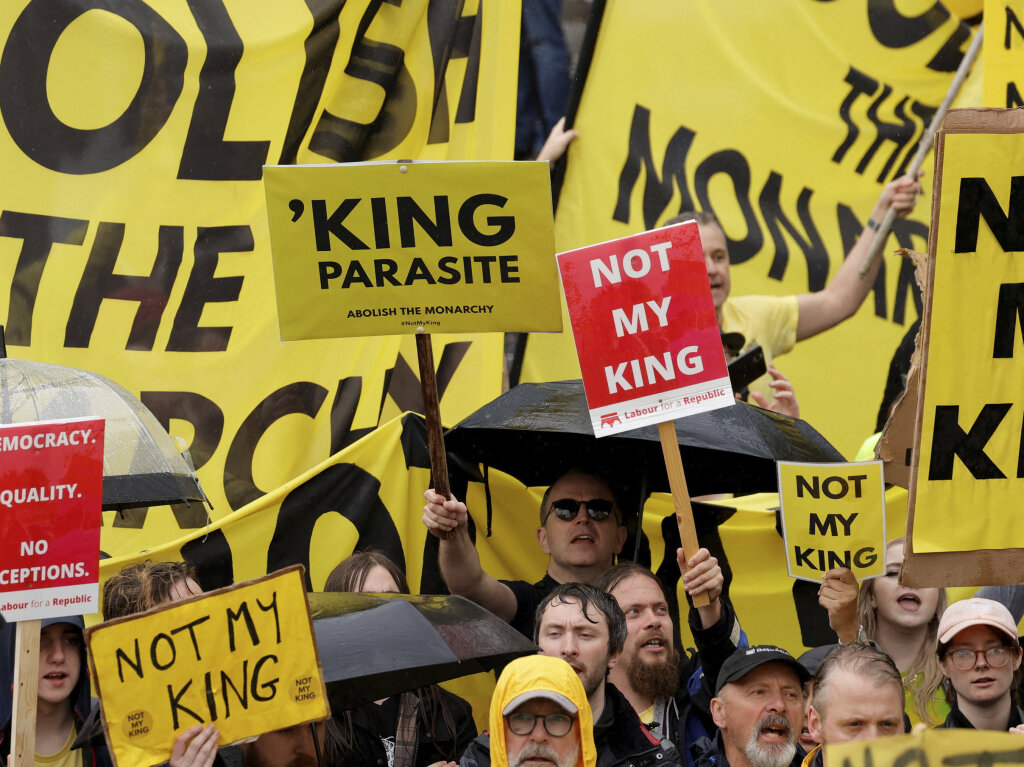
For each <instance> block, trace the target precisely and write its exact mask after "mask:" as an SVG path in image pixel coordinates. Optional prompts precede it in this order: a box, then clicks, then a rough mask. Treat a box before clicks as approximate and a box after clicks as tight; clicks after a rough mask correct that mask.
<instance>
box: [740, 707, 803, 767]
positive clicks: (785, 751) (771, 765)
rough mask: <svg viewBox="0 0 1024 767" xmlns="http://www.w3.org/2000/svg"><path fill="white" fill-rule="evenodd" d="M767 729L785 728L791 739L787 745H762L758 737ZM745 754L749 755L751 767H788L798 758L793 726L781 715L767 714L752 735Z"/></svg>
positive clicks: (759, 721)
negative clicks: (794, 758)
mask: <svg viewBox="0 0 1024 767" xmlns="http://www.w3.org/2000/svg"><path fill="white" fill-rule="evenodd" d="M766 727H772V728H784V729H785V730H786V732H787V733H788V735H789V739H788V740H787V741H786V742H785V743H767V744H762V743H760V742H759V741H758V736H759V735H760V734H761V731H762V730H764V728H766ZM744 753H745V754H746V755H747V759H748V760H749V761H750V765H751V767H786V765H788V764H789V763H790V762H791V761H793V757H794V756H796V740H795V738H794V736H793V726H792V725H791V724H790V722H789V720H788V719H787V718H786V717H784V716H782V715H781V714H765V715H764V716H762V717H761V718H760V720H758V722H757V727H755V728H754V730H753V731H752V732H751V733H750V739H749V740H747V747H746V749H744Z"/></svg>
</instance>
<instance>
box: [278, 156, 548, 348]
mask: <svg viewBox="0 0 1024 767" xmlns="http://www.w3.org/2000/svg"><path fill="white" fill-rule="evenodd" d="M264 186H265V187H266V193H267V218H268V221H269V224H270V242H271V250H272V253H273V257H274V281H275V286H276V288H277V307H278V317H279V319H280V323H281V337H282V338H284V339H286V340H294V339H301V338H331V337H340V336H367V335H390V334H394V333H416V332H420V333H422V332H424V331H425V332H427V333H432V332H443V333H451V332H456V333H457V332H485V331H504V330H516V331H526V330H561V329H562V315H561V312H560V311H559V292H558V270H557V268H556V265H555V236H554V228H553V224H552V214H551V196H550V189H551V184H550V179H549V174H548V164H547V163H544V162H504V163H480V162H424V163H362V164H352V165H318V166H273V167H267V168H265V169H264ZM527 306H529V307H530V309H529V311H527V310H526V307H527Z"/></svg>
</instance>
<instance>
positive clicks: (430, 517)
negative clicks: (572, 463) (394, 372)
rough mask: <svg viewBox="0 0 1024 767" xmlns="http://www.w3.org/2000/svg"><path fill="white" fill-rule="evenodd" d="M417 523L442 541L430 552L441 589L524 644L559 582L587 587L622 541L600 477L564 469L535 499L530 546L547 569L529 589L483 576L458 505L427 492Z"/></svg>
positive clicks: (623, 534) (609, 493)
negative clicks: (483, 611)
mask: <svg viewBox="0 0 1024 767" xmlns="http://www.w3.org/2000/svg"><path fill="white" fill-rule="evenodd" d="M424 497H425V498H426V499H427V505H426V506H424V508H423V524H425V525H426V526H427V529H428V530H430V532H431V533H433V534H434V535H438V536H439V535H440V534H441V533H442V532H445V531H453V530H454V531H455V535H454V537H452V538H451V539H445V538H442V539H441V540H440V546H439V551H438V560H439V564H440V566H441V575H442V576H443V577H444V580H445V583H447V584H448V589H449V590H450V591H451V592H452V593H453V594H459V595H461V596H464V597H466V598H467V599H472V600H473V601H474V602H476V603H477V604H478V605H481V606H482V607H485V608H487V609H488V610H490V611H491V612H492V613H494V614H495V615H497V616H499V617H501V618H503V619H504V620H506V621H508V622H509V623H511V624H512V626H513V627H514V628H516V629H517V630H518V631H520V632H521V633H522V634H524V635H525V636H527V637H529V638H531V639H532V638H533V635H534V625H533V622H534V615H535V613H536V610H537V606H538V605H539V604H540V602H541V600H543V599H544V597H546V596H547V595H548V594H550V593H551V591H552V590H553V589H554V588H555V587H556V586H557V585H558V584H560V583H593V582H594V581H595V580H597V579H598V578H599V577H600V576H601V574H602V573H604V572H605V570H607V569H608V568H610V567H611V566H612V565H613V564H614V559H615V555H616V554H618V553H619V552H620V551H621V550H622V545H623V544H624V543H625V541H626V526H625V525H624V524H623V523H622V512H621V510H620V509H619V506H618V504H617V503H616V502H615V496H614V495H613V493H612V490H611V488H610V487H609V486H608V483H607V482H605V481H604V480H603V479H601V478H600V477H597V476H594V475H593V474H588V473H585V472H581V471H571V472H569V473H567V474H565V475H563V476H562V477H561V478H559V479H558V480H557V481H556V482H555V483H554V484H553V485H551V487H549V488H548V490H547V492H546V493H545V494H544V498H543V500H542V501H541V507H540V527H538V528H537V543H538V545H539V546H540V548H541V550H542V551H543V552H544V553H545V554H547V555H548V557H549V558H548V567H547V572H546V573H545V575H544V577H543V578H542V579H541V580H540V581H538V582H537V583H529V582H527V581H499V580H496V579H495V578H493V577H492V576H490V575H488V574H487V573H486V572H484V570H483V567H482V566H481V565H480V557H479V555H478V554H477V552H476V549H475V547H474V546H473V542H472V541H471V540H470V538H469V528H468V525H467V520H468V512H467V510H466V504H464V503H462V502H461V501H458V500H456V499H455V497H454V496H452V497H451V498H450V499H448V500H447V501H446V500H445V499H444V498H443V497H442V496H440V495H438V494H437V493H435V492H434V491H433V490H428V491H427V492H426V493H424Z"/></svg>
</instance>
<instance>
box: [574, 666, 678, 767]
mask: <svg viewBox="0 0 1024 767" xmlns="http://www.w3.org/2000/svg"><path fill="white" fill-rule="evenodd" d="M594 745H595V747H596V748H597V767H619V765H631V766H632V767H649V766H650V765H672V767H678V765H679V764H680V757H679V752H678V751H676V749H675V747H674V746H673V745H672V744H671V743H669V742H667V741H666V742H664V743H662V742H661V741H659V740H658V739H657V738H656V737H655V736H654V735H652V734H651V733H650V731H649V730H648V729H647V728H646V727H644V725H643V723H642V722H641V721H640V717H638V716H637V715H636V712H635V711H634V710H633V707H632V706H631V705H630V704H629V701H628V700H626V698H625V697H624V696H623V694H622V693H621V692H619V691H618V690H617V689H616V688H615V685H613V684H611V683H606V684H605V686H604V711H602V712H601V716H600V718H599V719H598V720H597V721H596V722H594Z"/></svg>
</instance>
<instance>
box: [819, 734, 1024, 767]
mask: <svg viewBox="0 0 1024 767" xmlns="http://www.w3.org/2000/svg"><path fill="white" fill-rule="evenodd" d="M825 759H826V760H827V761H828V763H829V764H841V765H843V767H902V766H903V765H908V764H918V765H928V764H979V765H980V764H1007V763H1009V764H1016V763H1018V762H1019V761H1020V759H1021V750H1020V735H1018V734H1017V733H1015V732H999V731H997V730H974V729H969V730H967V729H964V730H954V729H950V730H946V729H939V728H936V729H933V730H923V731H921V732H918V733H914V734H912V735H897V736H895V737H890V738H877V739H875V740H859V741H851V742H849V743H836V744H833V745H831V746H827V747H826V753H825Z"/></svg>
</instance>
